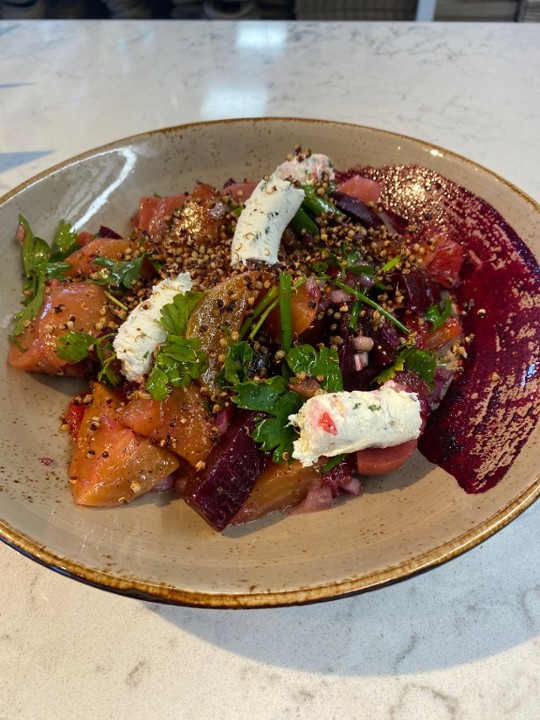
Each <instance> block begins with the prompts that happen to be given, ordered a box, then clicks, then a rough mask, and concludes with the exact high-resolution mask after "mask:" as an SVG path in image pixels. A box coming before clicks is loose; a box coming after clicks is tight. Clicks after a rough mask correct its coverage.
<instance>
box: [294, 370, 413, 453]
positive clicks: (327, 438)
mask: <svg viewBox="0 0 540 720" xmlns="http://www.w3.org/2000/svg"><path fill="white" fill-rule="evenodd" d="M289 420H290V421H291V423H292V424H294V425H296V426H297V428H298V429H299V431H300V437H299V438H298V440H296V441H295V442H294V450H293V458H295V459H296V460H300V462H301V463H302V465H303V466H304V467H307V466H309V465H313V464H314V463H315V462H316V461H317V460H318V459H319V458H320V457H323V456H324V457H333V456H335V455H341V454H342V453H345V454H346V453H351V452H355V451H357V450H363V449H365V448H370V447H389V446H392V445H400V444H401V443H403V442H407V441H408V440H414V439H416V438H417V437H418V436H419V435H420V428H421V425H422V419H421V416H420V402H419V400H418V396H417V394H416V393H409V392H406V391H405V390H401V389H399V388H398V387H397V386H396V385H395V384H394V383H393V382H391V381H390V382H388V383H385V384H384V385H383V386H382V387H380V388H379V389H378V390H373V391H371V392H366V391H360V390H355V391H352V392H337V393H326V394H323V395H315V396H314V397H312V398H310V399H309V400H307V402H306V403H305V404H304V405H303V406H302V407H301V408H300V410H299V412H298V413H297V414H296V415H290V416H289Z"/></svg>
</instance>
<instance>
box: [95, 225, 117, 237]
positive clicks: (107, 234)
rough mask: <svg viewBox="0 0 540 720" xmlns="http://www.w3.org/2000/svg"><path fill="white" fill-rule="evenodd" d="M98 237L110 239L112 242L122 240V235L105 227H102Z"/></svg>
mask: <svg viewBox="0 0 540 720" xmlns="http://www.w3.org/2000/svg"><path fill="white" fill-rule="evenodd" d="M97 237H101V238H110V239H111V240H120V239H121V238H122V236H121V235H119V234H118V233H117V232H115V231H114V230H111V228H109V227H106V226H105V225H101V226H100V228H99V232H98V234H97Z"/></svg>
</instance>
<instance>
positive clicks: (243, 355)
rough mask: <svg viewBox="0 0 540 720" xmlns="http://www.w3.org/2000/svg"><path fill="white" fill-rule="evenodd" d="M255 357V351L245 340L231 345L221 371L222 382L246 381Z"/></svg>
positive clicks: (234, 383)
mask: <svg viewBox="0 0 540 720" xmlns="http://www.w3.org/2000/svg"><path fill="white" fill-rule="evenodd" d="M254 359H255V351H254V350H253V348H252V347H251V345H250V344H249V343H248V342H246V341H245V340H242V341H240V342H238V343H233V344H232V345H229V347H228V348H227V355H226V356H225V360H224V362H223V370H222V371H221V373H220V380H221V381H222V384H224V385H236V384H238V383H242V382H244V381H246V380H247V379H248V376H249V369H250V367H251V364H252V363H253V360H254Z"/></svg>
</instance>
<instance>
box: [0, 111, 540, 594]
mask: <svg viewBox="0 0 540 720" xmlns="http://www.w3.org/2000/svg"><path fill="white" fill-rule="evenodd" d="M298 143H300V144H302V146H303V147H311V148H313V149H314V150H316V151H317V152H323V153H326V154H328V155H329V156H330V157H331V158H332V159H333V160H334V163H335V165H336V167H341V168H344V167H347V166H350V165H352V164H372V165H376V166H378V165H384V164H387V163H403V164H408V163H417V164H420V165H425V166H427V167H431V168H433V169H434V170H436V171H438V172H439V173H441V174H442V175H444V176H446V177H448V178H449V179H451V180H453V181H455V182H457V183H459V184H461V185H463V186H465V187H466V188H468V189H470V190H471V191H473V192H474V193H476V194H477V195H479V196H481V197H482V198H484V199H485V200H487V201H488V202H489V203H491V204H492V205H493V206H494V207H495V208H496V209H497V210H499V212H500V213H501V214H502V215H503V216H504V217H505V218H506V220H507V221H508V222H509V223H510V225H512V226H513V227H514V229H515V230H516V231H517V233H518V234H519V235H520V236H521V238H522V239H523V240H524V241H525V243H527V244H528V245H529V247H530V248H531V249H532V251H533V253H534V254H535V256H536V258H537V259H538V257H539V256H540V208H539V207H538V205H537V204H536V203H535V202H534V201H533V200H531V199H530V198H529V197H527V196H526V195H524V194H523V193H521V192H520V191H518V190H517V189H516V188H515V187H513V186H512V185H510V184H509V183H507V182H505V181H504V180H503V179H501V178H499V177H497V176H496V175H494V174H493V173H491V172H489V171H487V170H485V169H483V168H481V167H479V166H477V165H475V164H474V163H472V162H470V161H468V160H466V159H465V158H463V157H460V156H458V155H456V154H454V153H451V152H449V151H447V150H444V149H442V148H438V147H434V146H433V145H430V144H427V143H425V142H421V141H418V140H415V139H412V138H408V137H404V136H401V135H396V134H392V133H389V132H383V131H380V130H375V129H371V128H366V127H360V126H355V125H349V124H343V123H334V122H326V121H316V120H295V119H279V118H275V119H253V120H249V119H248V120H230V121H222V122H213V123H202V124H195V125H187V126H182V127H176V128H170V129H167V130H159V131H156V132H150V133H145V134H143V135H138V136H136V137H130V138H128V139H125V140H121V141H118V142H115V143H112V144H110V145H107V146H104V147H101V148H98V149H96V150H93V151H91V152H88V153H85V154H84V155H80V156H78V157H76V158H73V159H71V160H69V161H67V162H65V163H62V164H61V165H59V166H56V167H54V168H52V169H51V170H50V171H48V172H46V173H42V174H41V175H39V176H37V177H36V178H34V179H32V180H30V181H29V182H27V183H25V184H24V185H23V186H21V187H19V188H16V189H15V190H14V191H12V192H11V193H10V194H8V195H7V196H6V197H4V198H3V199H2V200H1V201H0V228H1V229H2V243H3V247H2V249H3V257H4V261H3V263H2V265H1V267H0V293H1V297H2V308H3V315H4V317H3V321H2V328H1V331H0V332H1V340H2V342H1V347H2V348H3V352H4V353H7V347H8V340H7V336H8V334H9V317H10V315H11V314H12V313H13V312H14V311H16V310H17V308H18V300H19V292H20V279H19V268H20V251H19V248H18V247H17V244H16V242H15V241H14V239H13V236H14V230H15V228H16V225H17V217H18V214H19V213H23V214H24V216H25V217H26V218H27V220H28V221H29V222H30V224H31V226H32V228H33V229H34V231H36V232H38V233H39V235H41V236H43V237H50V236H51V235H52V234H53V233H54V230H55V228H56V225H57V223H58V220H59V219H60V218H64V219H66V220H68V221H70V222H71V223H72V224H73V225H74V226H75V227H76V228H77V229H89V230H91V231H96V230H97V229H98V227H99V225H106V226H109V227H112V228H115V229H119V230H120V231H127V230H128V228H129V222H128V221H129V218H130V216H131V215H132V214H133V213H134V212H135V210H136V207H137V203H138V198H139V196H141V195H149V194H153V193H156V192H158V193H160V194H167V193H174V192H178V191H184V190H186V189H190V188H191V187H192V186H193V184H194V183H195V182H196V181H197V180H204V181H208V182H214V183H216V184H221V183H223V182H224V181H225V180H226V179H228V178H229V177H234V178H235V179H237V180H238V179H243V178H251V179H253V178H257V177H260V176H261V175H263V174H266V173H268V172H271V171H272V169H273V168H274V167H275V166H276V165H277V164H278V163H279V162H281V161H282V160H283V159H284V157H285V155H286V154H287V153H288V152H290V151H292V149H293V148H294V146H295V145H296V144H298ZM76 390H77V387H76V385H75V384H74V382H72V381H69V380H66V379H59V378H46V377H40V376H37V375H26V374H24V373H22V372H20V371H17V370H15V369H13V368H10V367H8V366H7V365H6V364H5V363H3V364H2V365H1V369H0V392H1V398H2V404H1V406H0V452H1V457H2V460H1V467H0V536H1V537H2V539H3V540H4V541H6V542H7V543H8V544H10V545H12V546H13V547H15V548H16V549H18V550H20V551H21V552H23V553H25V554H26V555H28V556H30V557H32V558H33V559H35V560H37V561H38V562H40V563H43V564H44V565H47V566H49V567H50V568H52V569H54V570H57V571H60V572H62V573H65V574H66V575H69V576H71V577H74V578H77V579H79V580H82V581H84V582H87V583H90V584H92V585H95V586H98V587H101V588H104V589H108V590H112V591H115V592H119V593H124V594H126V595H131V596H134V597H139V598H145V599H149V600H154V601H163V602H169V603H177V604H190V605H196V606H204V607H245V608H247V607H261V606H276V605H286V604H295V603H303V602H310V601H317V600H323V599H329V598H334V597H338V596H342V595H346V594H349V593H354V592H358V591H362V590H367V589H373V588H376V587H378V586H381V585H383V584H386V583H389V582H392V581H396V580H400V579H403V578H406V577H408V576H411V575H413V574H414V573H417V572H419V571H421V570H426V569H428V568H430V567H433V566H435V565H438V564H440V563H443V562H445V561H447V560H449V559H451V558H453V557H455V556H456V555H458V554H460V553H462V552H464V551H465V550H467V549H469V548H471V547H473V546H475V545H477V544H478V543H480V542H482V541H483V540H485V539H486V538H487V537H489V536H490V535H492V534H493V533H494V532H496V531H497V530H499V529H500V528H502V527H503V526H504V525H506V524H507V523H508V522H509V521H510V520H512V519H513V518H515V517H516V516H517V515H518V514H519V513H521V512H522V511H523V510H524V509H525V508H526V507H527V506H528V505H530V504H531V503H532V502H533V501H534V499H535V498H536V497H537V496H538V495H539V494H540V479H539V463H538V453H539V439H540V427H537V428H536V429H535V431H534V432H533V434H532V436H531V437H530V438H529V440H528V442H527V444H526V445H525V447H524V448H523V449H522V452H521V453H520V455H519V457H518V458H517V460H516V461H515V463H514V465H513V466H512V468H511V470H510V471H509V473H508V474H507V476H506V477H505V479H504V481H503V482H501V483H500V484H499V485H497V486H496V487H495V488H493V489H492V490H490V491H489V492H487V493H484V494H481V495H467V494H466V493H464V492H463V491H462V490H461V489H460V488H459V487H458V485H457V483H456V482H455V480H454V479H453V478H452V477H450V476H449V475H448V474H446V473H445V472H443V471H442V470H440V469H439V468H437V467H434V466H432V465H430V464H429V463H428V462H427V461H426V460H425V459H424V458H423V457H422V456H420V455H419V454H418V455H417V456H416V457H414V458H413V459H412V460H411V461H409V462H408V463H407V465H406V466H405V468H404V469H403V470H402V471H400V472H395V473H392V474H391V475H389V476H387V477H385V478H381V479H373V480H371V481H368V483H367V490H366V493H365V494H364V496H363V497H362V498H360V499H354V500H348V501H342V502H338V503H337V504H336V506H335V507H334V508H333V509H331V510H329V511H327V512H324V513H318V514H314V515H304V516H286V515H279V516H271V517H270V518H268V519H266V520H264V521H260V522H256V523H252V524H249V525H246V526H244V527H239V528H235V529H229V530H227V531H226V532H224V533H222V534H218V533H215V532H213V531H212V530H211V529H210V528H209V527H208V526H207V525H206V524H205V523H204V521H203V520H201V519H200V518H199V517H198V516H197V515H196V514H195V513H194V512H193V511H191V510H190V509H189V508H188V507H187V506H185V505H184V503H183V502H182V501H180V500H171V499H169V498H165V497H163V496H156V495H150V496H146V497H145V498H141V499H139V500H138V501H136V502H134V503H133V504H131V505H127V506H124V507H121V508H116V509H90V508H82V507H77V506H75V505H74V504H73V503H72V500H71V495H70V492H69V489H68V485H67V472H66V465H67V462H68V457H69V441H68V438H67V437H66V436H65V435H64V434H61V433H59V432H58V420H57V419H58V417H59V416H60V415H61V414H62V412H63V411H64V410H65V406H66V402H67V399H68V397H69V396H70V395H72V394H74V392H75V391H76ZM43 458H51V459H53V463H52V464H51V465H45V464H43V461H42V459H43Z"/></svg>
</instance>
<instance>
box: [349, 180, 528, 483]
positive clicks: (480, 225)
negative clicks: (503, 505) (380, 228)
mask: <svg viewBox="0 0 540 720" xmlns="http://www.w3.org/2000/svg"><path fill="white" fill-rule="evenodd" d="M361 174H362V175H365V176H366V177H370V178H372V179H374V180H377V181H378V182H380V183H381V186H382V189H381V202H382V203H383V205H385V206H388V207H389V208H390V209H391V210H392V211H393V212H396V213H397V214H398V215H402V216H404V217H406V218H407V219H408V220H409V222H410V223H411V225H416V224H418V225H420V226H421V225H422V223H424V225H425V220H426V217H429V221H430V223H432V226H433V228H435V229H436V230H437V229H438V230H440V231H446V230H448V231H449V232H451V233H452V239H455V240H456V241H458V242H460V243H461V244H462V245H463V247H464V248H466V249H467V252H468V257H469V258H472V259H474V262H469V261H467V262H466V263H464V266H463V269H462V273H461V282H460V284H459V285H458V286H457V287H456V288H455V289H454V292H455V295H456V297H457V301H458V303H459V304H460V305H461V306H462V307H466V306H467V303H471V304H472V305H473V308H472V310H471V311H470V312H469V313H468V315H467V316H466V317H465V318H464V319H463V325H464V334H465V335H470V334H471V333H474V341H473V342H472V343H470V344H469V345H468V346H467V352H468V360H467V363H466V365H465V369H464V372H463V373H461V374H460V375H458V376H457V377H456V378H455V380H454V382H453V383H452V385H451V386H450V389H449V391H448V393H447V394H446V396H445V398H444V399H443V401H442V403H441V405H440V406H439V407H438V408H437V410H435V411H434V413H433V414H432V415H431V416H430V419H429V421H428V424H427V427H426V429H425V431H424V433H423V435H422V436H421V438H420V441H419V444H418V447H419V449H420V451H421V452H422V453H423V454H424V455H425V456H426V457H427V459H428V460H430V461H431V462H434V463H436V464H438V465H440V466H441V467H442V468H444V469H445V470H446V471H447V472H449V473H450V474H452V475H453V476H454V477H455V478H456V479H457V481H458V483H459V484H460V486H461V487H462V488H463V489H464V490H465V491H466V492H470V493H477V492H483V491H485V490H487V489H489V488H490V487H493V486H494V485H495V484H496V483H498V482H499V481H500V480H501V479H502V478H503V477H504V476H505V474H506V473H507V471H508V469H509V468H510V466H511V465H512V463H513V461H514V460H515V458H516V457H517V455H518V453H519V451H520V449H521V448H522V446H523V445H524V444H525V442H526V441H527V438H528V437H529V436H530V434H531V432H532V430H533V429H534V427H535V425H536V423H537V422H538V418H539V415H540V403H539V402H538V398H539V397H540V268H539V267H538V263H537V261H536V260H535V258H534V256H533V254H532V253H531V251H530V250H529V249H528V248H527V246H526V245H525V244H524V243H523V242H522V240H521V239H520V238H519V237H518V235H517V234H516V232H515V231H514V230H513V229H512V228H511V227H510V226H509V225H508V223H507V222H506V221H505V220H504V218H503V217H502V216H501V215H500V214H499V213H498V212H497V211H496V210H495V209H494V208H493V207H492V206H491V205H489V203H487V202H485V201H484V200H482V199H480V198H478V197H477V196H476V195H474V194H473V193H471V192H470V191H469V190H466V189H465V188H463V187H460V186H459V185H456V184H455V183H453V182H451V181H450V180H447V179H445V178H443V177H441V176H440V175H439V174H438V173H436V172H434V171H432V170H429V169H427V168H421V167H417V166H387V167H385V168H378V169H375V168H362V169H361ZM420 190H421V192H420ZM495 259H496V262H495ZM480 310H481V312H480Z"/></svg>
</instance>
